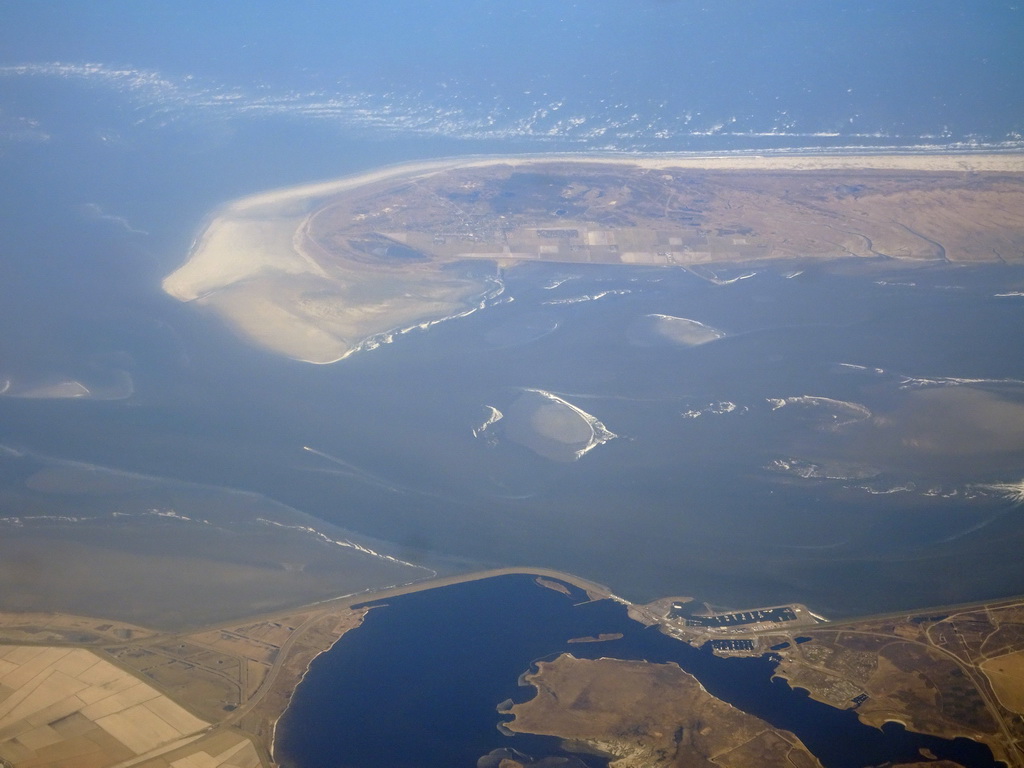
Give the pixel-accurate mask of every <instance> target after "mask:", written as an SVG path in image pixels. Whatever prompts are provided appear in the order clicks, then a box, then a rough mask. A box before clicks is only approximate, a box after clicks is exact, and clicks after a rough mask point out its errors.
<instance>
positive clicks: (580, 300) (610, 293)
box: [541, 288, 632, 305]
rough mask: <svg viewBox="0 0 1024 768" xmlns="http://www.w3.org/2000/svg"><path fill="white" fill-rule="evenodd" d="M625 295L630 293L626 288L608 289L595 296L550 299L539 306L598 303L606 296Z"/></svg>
mask: <svg viewBox="0 0 1024 768" xmlns="http://www.w3.org/2000/svg"><path fill="white" fill-rule="evenodd" d="M627 293H632V291H631V290H629V289H628V288H610V289H609V290H607V291H600V292H599V293H595V294H584V295H583V296H573V297H572V298H568V299H552V300H551V301H542V302H541V304H545V305H555V304H582V303H583V302H585V301H598V300H599V299H603V298H604V297H606V296H624V295H625V294H627Z"/></svg>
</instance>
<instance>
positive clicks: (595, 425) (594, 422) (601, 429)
mask: <svg viewBox="0 0 1024 768" xmlns="http://www.w3.org/2000/svg"><path fill="white" fill-rule="evenodd" d="M526 391H527V392H533V393H535V394H538V395H540V396H541V397H546V398H547V399H548V400H551V401H552V402H554V403H559V404H560V405H564V406H565V407H566V408H568V409H569V410H571V411H572V412H573V413H575V414H576V415H577V416H579V417H580V418H581V419H583V420H584V421H585V422H587V424H589V425H590V432H591V437H590V442H588V443H587V445H586V446H584V447H583V448H580V449H579V450H578V451H576V458H577V459H579V458H581V457H583V456H584V455H586V454H587V453H589V452H590V451H592V450H593V449H594V448H596V447H597V446H599V445H604V444H605V443H607V442H609V441H610V440H614V439H615V438H616V437H618V435H616V434H615V433H614V432H612V431H611V430H610V429H608V427H606V426H605V425H604V424H602V423H601V421H600V420H598V418H597V417H596V416H594V415H593V414H590V413H587V412H586V411H584V410H583V409H582V408H579V407H577V406H575V405H573V404H572V403H570V402H568V401H566V400H563V399H562V398H560V397H559V396H558V395H554V394H552V393H551V392H548V391H546V390H543V389H529V388H528V389H527V390H526Z"/></svg>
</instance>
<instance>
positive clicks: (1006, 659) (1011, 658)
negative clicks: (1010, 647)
mask: <svg viewBox="0 0 1024 768" xmlns="http://www.w3.org/2000/svg"><path fill="white" fill-rule="evenodd" d="M981 670H982V671H983V672H984V673H985V676H986V677H987V678H988V679H989V682H990V683H991V684H992V689H993V690H994V691H995V694H996V696H997V697H999V703H1000V704H1002V705H1003V706H1004V707H1006V708H1007V709H1008V710H1010V711H1011V712H1016V713H1017V714H1024V650H1021V651H1015V652H1014V653H1008V654H1006V655H1005V656H997V657H996V658H994V659H986V660H985V661H983V662H982V663H981Z"/></svg>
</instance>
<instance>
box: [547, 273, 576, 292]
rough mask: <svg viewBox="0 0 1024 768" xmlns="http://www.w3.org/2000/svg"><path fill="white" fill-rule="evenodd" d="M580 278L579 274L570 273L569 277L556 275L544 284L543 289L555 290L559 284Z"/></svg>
mask: <svg viewBox="0 0 1024 768" xmlns="http://www.w3.org/2000/svg"><path fill="white" fill-rule="evenodd" d="M578 279H579V275H569V276H568V277H556V278H555V279H553V280H552V281H551V282H550V283H548V284H547V285H545V286H543V289H544V290H545V291H553V290H554V289H555V288H557V287H558V286H560V285H562V284H563V283H567V282H569V281H570V280H578Z"/></svg>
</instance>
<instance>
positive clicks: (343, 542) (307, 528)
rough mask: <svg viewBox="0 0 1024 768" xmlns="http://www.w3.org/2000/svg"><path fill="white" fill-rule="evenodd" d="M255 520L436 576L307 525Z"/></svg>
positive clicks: (412, 564) (429, 569) (408, 563)
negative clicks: (301, 532) (334, 537)
mask: <svg viewBox="0 0 1024 768" xmlns="http://www.w3.org/2000/svg"><path fill="white" fill-rule="evenodd" d="M256 522H258V523H263V524H264V525H272V526H274V527H276V528H285V529H288V530H295V531H303V532H304V533H309V534H312V535H313V536H316V537H317V538H319V539H321V540H323V541H326V542H327V543H328V544H335V545H337V546H339V547H345V548H346V549H354V550H355V551H356V552H362V553H363V554H364V555H370V557H376V558H379V559H381V560H388V561H390V562H392V563H397V564H398V565H406V566H408V567H410V568H418V569H420V570H421V571H427V572H429V573H432V574H433V575H434V576H437V571H435V570H434V569H433V568H427V567H426V566H425V565H417V564H416V563H410V562H408V561H406V560H400V559H399V558H397V557H394V556H393V555H385V554H384V553H382V552H377V551H375V550H372V549H370V548H369V547H364V546H363V545H362V544H356V543H355V542H354V541H351V540H350V539H340V540H339V539H332V538H331V537H330V536H328V535H327V534H326V533H323V532H322V531H318V530H317V529H316V528H313V527H311V526H308V525H287V524H285V523H279V522H277V521H276V520H268V519H267V518H265V517H257V518H256Z"/></svg>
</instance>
